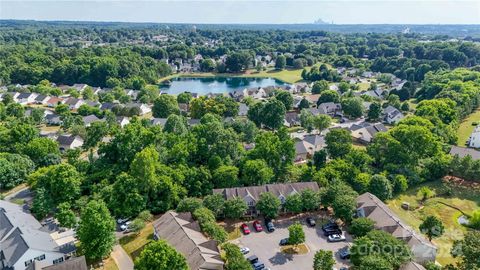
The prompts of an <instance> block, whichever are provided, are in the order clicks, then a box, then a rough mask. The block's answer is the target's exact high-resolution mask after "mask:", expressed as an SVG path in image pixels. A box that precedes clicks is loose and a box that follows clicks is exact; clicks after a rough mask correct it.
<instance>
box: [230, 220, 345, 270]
mask: <svg viewBox="0 0 480 270" xmlns="http://www.w3.org/2000/svg"><path fill="white" fill-rule="evenodd" d="M299 221H300V223H301V224H302V225H303V228H304V231H305V244H306V245H307V246H308V248H309V249H310V251H309V252H308V253H307V254H303V255H289V254H284V253H282V252H280V245H279V242H280V240H281V239H283V238H288V226H289V225H291V224H292V223H293V222H294V221H292V220H288V221H275V222H274V224H275V228H276V230H275V231H274V232H272V233H269V232H266V230H265V229H266V228H265V226H263V231H262V232H256V231H255V230H254V229H253V226H252V222H249V223H247V224H248V226H249V228H250V231H251V233H250V234H249V235H243V234H242V236H241V237H240V238H238V239H236V240H234V241H233V243H235V244H238V245H239V246H240V247H248V248H249V249H250V252H249V253H248V254H247V255H246V256H247V257H248V256H251V255H256V256H257V257H258V258H259V260H260V261H261V262H263V263H264V264H265V266H266V267H269V268H271V269H277V270H291V269H299V270H300V269H301V270H303V269H312V268H313V257H314V255H315V252H316V251H317V250H320V249H323V250H331V251H333V253H334V256H335V260H336V261H337V263H336V265H335V267H336V268H337V269H339V268H340V267H342V266H347V267H348V266H349V261H348V260H342V259H340V257H339V255H338V251H339V250H340V249H342V248H345V247H346V246H347V245H348V244H349V243H351V241H352V238H351V236H350V235H348V234H347V233H346V232H344V235H345V237H346V241H344V242H336V243H329V242H327V237H326V236H324V235H323V231H322V228H321V225H320V224H318V222H317V226H316V227H309V226H307V225H306V222H305V220H299ZM261 223H262V225H264V223H263V220H261Z"/></svg>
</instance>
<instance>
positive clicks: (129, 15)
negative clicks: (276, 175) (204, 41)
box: [0, 0, 480, 24]
mask: <svg viewBox="0 0 480 270" xmlns="http://www.w3.org/2000/svg"><path fill="white" fill-rule="evenodd" d="M0 19H14V20H39V21H91V22H136V23H185V24H308V23H313V22H314V21H316V20H317V19H322V20H323V21H325V22H327V23H332V22H333V23H334V24H480V1H458V0H427V1H411V0H384V1H362V0H349V1H321V0H317V1H315V0H310V1H292V0H276V1H247V0H222V1H202V0H189V1H183V0H180V1H166V0H156V1H155V0H152V1H126V0H121V1H112V0H102V1H81V0H63V1H45V0H29V1H24V0H9V1H5V0H0Z"/></svg>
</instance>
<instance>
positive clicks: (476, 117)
mask: <svg viewBox="0 0 480 270" xmlns="http://www.w3.org/2000/svg"><path fill="white" fill-rule="evenodd" d="M473 122H480V108H479V109H477V110H476V111H475V112H474V113H472V114H470V115H469V116H468V117H467V118H465V119H464V120H463V121H462V123H460V126H459V127H458V130H457V136H458V141H457V145H458V146H465V143H466V142H467V140H468V138H469V137H470V135H471V134H472V132H473V129H474V128H475V126H473V125H472V123H473Z"/></svg>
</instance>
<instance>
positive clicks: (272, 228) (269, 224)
mask: <svg viewBox="0 0 480 270" xmlns="http://www.w3.org/2000/svg"><path fill="white" fill-rule="evenodd" d="M265 227H267V231H268V232H274V231H275V226H274V225H273V222H272V220H271V219H265Z"/></svg>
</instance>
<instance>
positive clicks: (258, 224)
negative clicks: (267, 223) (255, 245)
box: [253, 220, 263, 232]
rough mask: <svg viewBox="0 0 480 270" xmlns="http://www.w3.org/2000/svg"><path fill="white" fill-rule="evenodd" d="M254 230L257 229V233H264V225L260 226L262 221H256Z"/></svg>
mask: <svg viewBox="0 0 480 270" xmlns="http://www.w3.org/2000/svg"><path fill="white" fill-rule="evenodd" d="M253 228H255V231H257V232H261V231H263V228H262V225H261V224H260V221H258V220H255V221H254V222H253Z"/></svg>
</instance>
